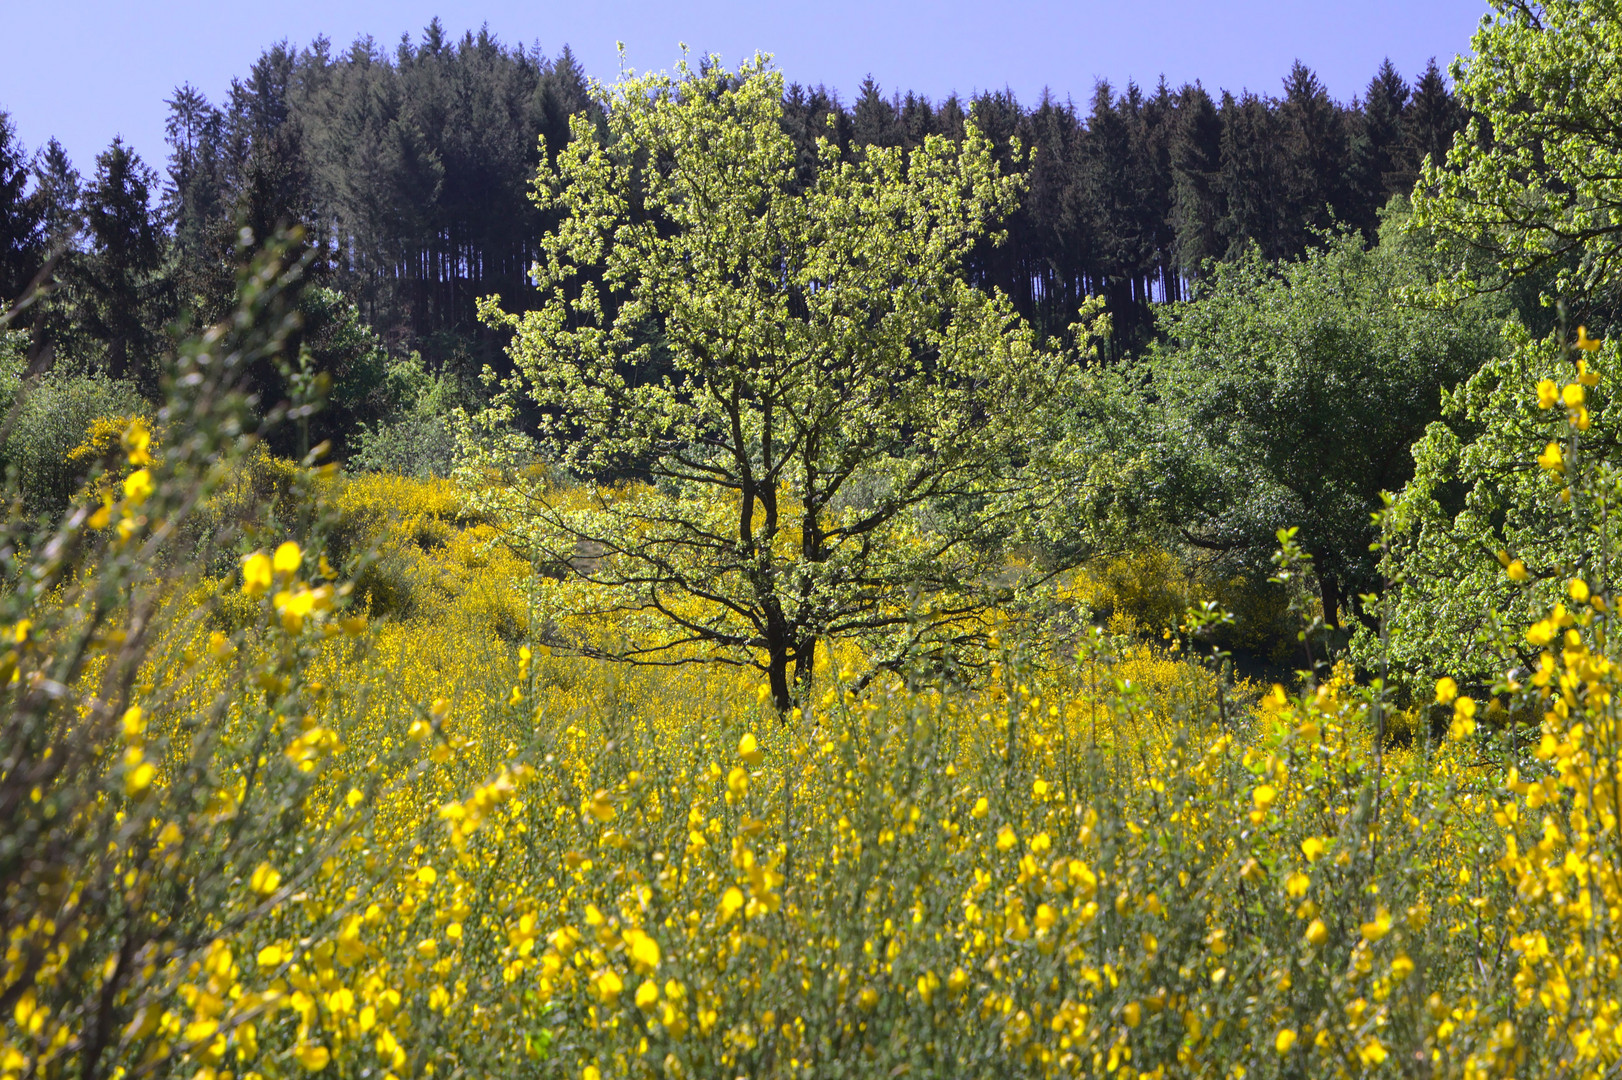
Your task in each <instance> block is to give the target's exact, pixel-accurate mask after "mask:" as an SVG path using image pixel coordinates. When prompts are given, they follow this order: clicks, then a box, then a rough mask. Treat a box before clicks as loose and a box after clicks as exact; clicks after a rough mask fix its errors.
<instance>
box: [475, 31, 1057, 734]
mask: <svg viewBox="0 0 1622 1080" xmlns="http://www.w3.org/2000/svg"><path fill="white" fill-rule="evenodd" d="M603 106H604V109H605V110H606V113H607V116H608V131H607V135H606V137H605V138H604V139H602V140H599V139H597V138H596V137H595V133H594V132H593V130H592V128H591V126H590V124H589V122H588V121H587V120H586V119H585V118H584V117H577V118H576V120H575V122H574V132H573V140H572V141H571V142H570V143H569V145H568V146H567V147H566V148H564V149H563V151H562V152H561V153H560V154H559V155H558V157H557V161H556V164H555V166H554V165H553V164H551V163H549V162H546V161H543V163H542V165H541V166H540V169H539V172H538V179H537V184H536V190H537V195H536V198H537V201H538V202H539V203H540V204H541V205H542V207H543V208H544V209H547V210H549V211H551V210H556V211H558V212H559V213H561V215H562V225H561V227H560V228H559V229H558V231H557V232H556V233H554V234H551V235H549V236H547V237H545V238H544V239H543V241H542V246H543V254H542V258H541V259H540V261H539V263H538V265H537V270H536V274H537V283H538V285H539V288H540V306H539V307H538V309H536V310H532V311H530V312H527V313H525V314H523V315H514V314H507V313H505V312H503V311H501V310H500V309H499V307H498V306H497V305H496V304H494V303H487V304H486V305H485V314H486V317H487V318H489V319H491V320H493V321H496V322H498V323H501V324H504V325H506V326H509V327H510V328H511V329H512V331H513V332H514V335H515V336H514V340H513V344H512V347H511V354H512V358H513V361H514V363H515V364H516V366H517V368H518V370H519V371H520V372H521V373H522V380H523V381H522V385H523V388H524V389H525V390H526V391H527V394H528V396H529V397H530V398H531V399H532V400H533V401H534V402H535V403H536V404H537V405H539V406H541V407H542V408H543V409H545V410H547V411H548V413H549V415H550V417H551V420H550V422H549V423H548V425H547V427H546V429H545V432H546V437H547V445H548V448H549V450H550V452H551V453H552V454H554V455H556V457H557V459H558V461H559V462H560V463H561V464H563V465H566V466H567V467H569V468H572V469H575V470H578V471H580V472H583V473H587V474H590V475H593V476H604V475H609V474H611V473H616V472H617V473H618V475H622V476H623V475H633V476H637V477H640V478H641V479H642V480H643V481H644V482H643V483H642V484H640V485H633V486H631V487H629V488H624V487H622V488H618V489H614V488H611V487H609V486H607V485H604V484H597V485H594V487H593V491H594V492H595V494H594V496H593V498H592V499H591V505H590V506H589V508H580V506H579V502H578V500H577V499H574V498H572V497H571V496H569V495H567V494H564V495H561V496H559V495H556V494H554V493H552V492H550V491H549V490H548V489H546V488H545V487H544V486H540V485H537V484H535V483H525V482H524V481H523V477H522V476H515V477H514V478H513V479H514V483H513V485H512V486H511V487H510V488H506V489H498V490H496V491H492V492H487V493H486V495H485V496H484V498H483V504H484V505H485V506H486V507H487V508H488V509H489V510H490V512H491V513H493V514H495V515H496V517H497V518H498V519H499V520H501V521H502V522H503V523H504V524H505V526H506V528H507V529H508V530H509V532H510V534H511V535H512V536H513V538H514V540H515V541H516V542H519V543H522V544H524V545H526V546H527V547H528V549H529V550H530V553H531V555H532V556H534V557H535V558H537V559H545V560H549V561H550V562H551V564H552V565H554V566H556V567H558V568H560V569H561V570H563V572H565V573H567V574H568V575H569V577H570V579H571V580H572V581H574V582H577V583H580V584H582V585H583V586H585V596H586V597H588V598H589V599H587V600H585V601H583V603H585V605H586V606H585V607H584V608H578V607H577V608H575V609H574V611H576V612H579V611H581V610H587V611H602V610H612V611H614V612H616V613H618V614H619V615H620V616H622V617H624V618H625V619H627V620H629V621H628V622H627V624H626V625H629V626H632V627H634V628H636V629H635V633H634V635H633V636H632V638H631V639H630V640H627V641H625V642H623V643H621V644H618V645H614V644H612V643H608V644H604V645H603V648H604V651H605V653H606V654H609V655H613V656H615V657H617V658H619V659H624V660H631V661H642V662H649V663H683V662H691V661H695V660H701V661H708V662H721V663H731V664H743V665H753V666H755V667H757V668H759V669H761V670H763V671H764V672H765V673H766V674H767V676H768V677H769V680H770V686H771V693H772V695H773V697H774V699H775V701H776V704H777V706H778V707H779V708H780V709H787V708H789V707H790V705H791V703H792V702H793V700H794V698H795V696H796V693H795V690H794V688H793V686H792V685H791V678H792V679H794V680H795V681H797V683H798V685H799V687H800V688H801V690H802V691H803V690H804V689H805V688H806V687H808V685H809V682H810V678H811V673H812V670H813V665H814V663H815V657H816V650H817V647H818V641H819V639H826V638H838V637H844V636H855V637H858V638H860V639H861V640H862V641H863V642H864V643H865V644H866V646H867V647H868V649H869V651H870V652H871V654H872V655H873V657H874V658H875V660H876V661H877V662H878V663H879V664H880V665H884V666H888V667H891V668H900V667H902V666H903V665H905V664H907V663H908V662H909V661H915V660H920V659H921V660H923V661H939V662H943V663H944V662H946V661H947V659H948V657H949V656H950V654H951V650H952V648H953V647H954V646H955V645H960V644H964V643H966V642H969V641H974V640H979V639H980V638H981V636H982V634H983V632H984V626H983V625H982V624H981V623H980V622H979V618H980V617H981V616H982V614H983V613H984V612H985V611H986V610H987V605H988V603H989V602H991V600H993V599H994V598H995V596H997V595H999V593H998V590H997V589H995V588H994V587H993V586H994V582H993V578H992V575H993V574H994V573H996V572H1001V571H1002V570H1004V569H1005V566H1004V557H1003V555H1002V544H1001V542H1002V541H1004V540H1006V539H1007V538H1008V537H1009V536H1010V535H1011V534H1013V533H1014V532H1016V531H1017V530H1018V528H1019V527H1020V526H1021V524H1022V522H1023V521H1024V520H1025V519H1026V518H1027V516H1028V515H1029V513H1030V512H1031V509H1032V504H1033V502H1034V501H1035V500H1036V499H1037V498H1038V497H1039V492H1040V486H1039V485H1036V484H1034V483H1033V482H1032V480H1033V477H1034V476H1040V475H1042V469H1043V467H1044V464H1043V461H1042V459H1041V456H1040V455H1041V440H1038V439H1037V438H1035V436H1036V435H1038V434H1039V433H1040V432H1041V430H1042V425H1043V423H1044V422H1045V418H1049V417H1052V416H1053V415H1054V414H1055V411H1056V410H1057V409H1058V408H1060V407H1061V404H1062V402H1063V401H1064V400H1065V398H1066V397H1067V394H1068V391H1069V390H1070V389H1071V386H1072V384H1071V380H1072V379H1073V377H1074V376H1073V372H1074V371H1075V365H1074V364H1073V363H1071V362H1069V361H1068V360H1067V359H1065V358H1062V357H1060V356H1057V355H1051V354H1048V353H1044V352H1042V351H1040V350H1039V349H1038V348H1037V347H1036V346H1035V345H1034V343H1033V341H1032V335H1031V334H1030V332H1029V330H1028V329H1027V328H1026V327H1025V326H1024V324H1023V323H1022V322H1021V320H1020V319H1019V318H1018V317H1017V316H1016V315H1015V314H1014V313H1013V311H1012V309H1011V308H1010V305H1009V303H1008V301H1007V300H1006V298H1004V297H1002V296H1000V295H996V294H987V293H985V292H982V291H980V290H978V289H975V288H973V287H971V286H970V285H968V284H967V283H966V282H965V280H964V278H963V272H962V271H963V261H964V258H965V256H966V255H967V253H968V252H969V250H970V248H971V246H972V245H973V244H974V243H975V241H976V240H977V239H978V238H980V237H981V236H983V235H985V234H986V233H987V232H988V230H990V229H992V228H993V227H994V225H995V223H996V221H997V220H998V218H1000V217H1001V216H1002V215H1005V214H1007V213H1008V212H1009V211H1010V210H1011V209H1012V208H1013V206H1014V205H1015V203H1016V201H1017V198H1018V191H1019V184H1018V180H1017V178H1014V177H1010V176H1007V175H1004V174H1002V173H1001V171H1000V170H999V169H998V168H997V166H996V164H995V162H994V159H993V156H992V148H991V145H990V143H989V142H988V140H987V139H986V138H985V137H984V136H983V135H982V134H981V133H980V131H979V130H978V129H977V128H976V127H975V126H974V125H972V124H971V125H969V126H968V128H967V130H966V133H965V137H964V139H963V140H962V142H961V143H953V142H950V141H948V140H947V139H944V138H942V137H939V136H932V137H930V138H927V139H926V140H925V141H924V143H923V145H922V146H920V147H918V148H917V149H915V150H913V151H911V152H910V153H904V152H903V151H901V150H900V149H896V148H885V147H877V146H872V147H868V148H867V149H866V151H865V152H864V153H863V154H862V155H860V156H859V158H857V159H856V160H848V159H843V158H842V157H841V155H840V152H839V149H838V147H837V146H835V145H833V144H832V143H831V142H829V141H828V140H826V139H823V140H821V141H820V142H819V143H818V147H817V149H818V154H819V159H820V166H819V168H818V169H817V171H816V173H815V176H814V178H813V179H812V180H811V182H810V184H809V186H807V187H804V188H802V187H801V186H800V184H799V182H798V181H797V178H796V170H795V164H796V147H795V141H794V139H793V138H791V137H790V135H789V134H787V133H786V132H785V130H784V125H783V86H782V79H781V77H780V76H779V75H778V74H777V73H775V72H773V71H771V70H769V69H768V68H767V67H766V66H765V65H764V63H763V62H762V61H760V60H759V59H757V60H755V61H752V62H748V63H745V64H744V65H743V66H742V67H740V68H739V69H738V70H737V71H736V72H730V71H726V70H724V69H722V68H720V67H719V65H718V64H710V65H706V66H705V67H704V68H703V69H701V70H694V68H692V67H691V66H689V65H688V64H687V63H686V61H683V63H682V64H680V65H679V66H678V68H677V75H676V76H675V77H671V76H665V75H651V76H643V77H636V78H626V79H623V80H621V81H620V82H619V83H618V84H617V85H616V86H615V87H613V88H612V90H611V92H610V95H609V98H608V100H606V101H604V102H603ZM593 281H600V282H601V285H600V286H599V285H596V284H593V283H592V282H593ZM583 282H584V283H583ZM553 591H554V592H557V591H558V590H553ZM565 591H567V590H565ZM1006 594H1007V590H1006V589H1004V590H1002V591H1001V594H1000V595H1003V596H1005V597H1006ZM791 667H792V673H791Z"/></svg>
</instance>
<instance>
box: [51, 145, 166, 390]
mask: <svg viewBox="0 0 1622 1080" xmlns="http://www.w3.org/2000/svg"><path fill="white" fill-rule="evenodd" d="M157 184H158V174H157V173H156V172H154V171H153V170H152V169H151V168H149V167H148V166H147V165H146V164H145V163H144V162H142V161H141V158H140V156H139V155H138V154H136V153H135V152H134V151H133V150H131V149H130V148H129V147H128V146H126V145H125V143H124V140H123V139H122V138H116V139H114V140H113V143H112V145H111V146H110V147H108V148H107V149H106V150H105V151H103V152H102V153H101V154H100V156H98V157H97V158H96V174H95V178H94V179H93V180H92V181H91V183H90V186H89V187H88V188H87V189H86V191H85V193H84V220H85V230H86V241H87V248H88V250H87V251H86V252H85V255H84V258H83V259H82V260H81V263H80V267H79V271H78V273H77V274H76V275H75V282H74V284H75V286H76V288H75V293H76V296H75V300H76V308H77V311H76V314H77V316H78V321H79V323H80V326H81V327H82V329H83V331H84V332H85V333H87V334H88V335H89V336H90V337H91V338H93V339H94V340H95V341H96V342H97V343H98V344H99V345H100V347H101V348H100V352H101V355H100V357H99V366H101V367H102V368H103V369H104V370H105V371H106V372H107V374H109V375H111V376H112V377H113V378H115V379H122V378H132V379H134V380H135V381H136V383H137V385H139V386H140V387H141V388H142V389H144V390H148V391H150V390H153V389H155V388H156V385H157V368H156V361H157V358H158V354H159V352H160V350H161V332H162V329H163V327H164V326H165V325H166V324H167V322H168V319H169V316H170V310H169V308H170V305H169V297H168V288H169V283H168V281H167V280H165V278H164V277H163V275H162V273H161V271H162V269H163V265H164V236H163V230H162V228H161V227H160V225H159V222H158V221H157V218H156V216H155V214H154V213H153V207H152V197H153V194H154V189H155V188H156V187H157Z"/></svg>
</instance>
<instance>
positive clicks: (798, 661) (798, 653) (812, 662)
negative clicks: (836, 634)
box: [794, 636, 817, 701]
mask: <svg viewBox="0 0 1622 1080" xmlns="http://www.w3.org/2000/svg"><path fill="white" fill-rule="evenodd" d="M816 666H817V639H816V638H814V637H810V636H807V637H804V638H801V639H800V643H799V644H798V645H796V646H795V647H794V691H795V693H797V694H798V695H799V697H800V700H801V701H805V700H806V699H807V698H809V697H810V696H811V677H812V674H813V673H814V672H815V671H816Z"/></svg>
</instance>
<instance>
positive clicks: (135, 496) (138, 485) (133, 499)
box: [124, 469, 157, 506]
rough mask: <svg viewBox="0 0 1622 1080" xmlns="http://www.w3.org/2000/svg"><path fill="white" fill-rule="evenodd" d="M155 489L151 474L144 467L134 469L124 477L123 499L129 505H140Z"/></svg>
mask: <svg viewBox="0 0 1622 1080" xmlns="http://www.w3.org/2000/svg"><path fill="white" fill-rule="evenodd" d="M156 490H157V488H156V487H154V486H153V483H152V474H151V473H150V472H148V471H147V470H146V469H136V470H135V471H134V472H132V473H130V474H129V475H128V476H126V477H125V478H124V499H125V500H126V501H127V502H128V503H129V504H130V505H131V506H140V505H141V504H142V503H144V502H146V500H147V499H149V498H151V496H152V493H153V492H154V491H156Z"/></svg>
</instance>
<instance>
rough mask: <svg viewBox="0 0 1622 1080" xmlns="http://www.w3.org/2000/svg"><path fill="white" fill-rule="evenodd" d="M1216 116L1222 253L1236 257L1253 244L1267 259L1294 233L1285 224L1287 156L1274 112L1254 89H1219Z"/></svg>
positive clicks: (1283, 253)
mask: <svg viewBox="0 0 1622 1080" xmlns="http://www.w3.org/2000/svg"><path fill="white" fill-rule="evenodd" d="M1221 117H1222V172H1221V179H1220V189H1221V195H1222V204H1223V211H1224V213H1223V217H1222V223H1221V226H1220V229H1219V231H1220V232H1221V234H1222V237H1223V240H1224V241H1225V251H1224V254H1223V257H1224V258H1226V259H1232V258H1236V257H1238V256H1239V255H1240V254H1242V253H1243V252H1244V251H1245V249H1246V248H1247V247H1248V246H1249V245H1251V244H1255V245H1256V246H1257V247H1258V248H1259V249H1260V250H1261V252H1262V254H1263V255H1264V256H1265V257H1267V258H1269V259H1279V258H1285V257H1287V256H1288V255H1289V254H1291V252H1292V251H1293V250H1294V249H1295V239H1296V237H1295V233H1294V230H1292V229H1290V228H1289V224H1288V210H1287V207H1288V204H1289V197H1290V195H1291V190H1290V185H1289V183H1288V180H1287V172H1286V166H1287V163H1288V156H1287V154H1286V151H1285V149H1284V144H1283V132H1282V127H1283V125H1282V123H1281V122H1280V119H1279V116H1278V113H1277V111H1276V110H1275V109H1273V108H1272V107H1271V106H1270V104H1269V103H1268V102H1267V101H1266V100H1265V99H1263V98H1260V97H1257V96H1256V95H1255V94H1249V93H1247V94H1245V95H1244V96H1242V97H1240V98H1238V99H1235V98H1234V97H1233V95H1231V94H1228V93H1224V94H1223V95H1222V111H1221Z"/></svg>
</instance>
